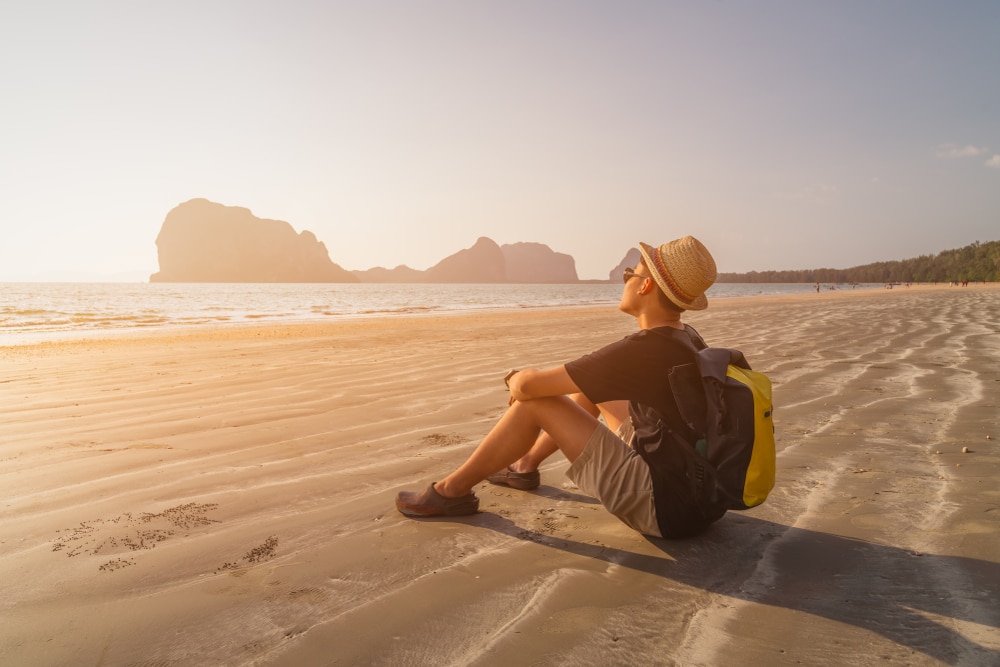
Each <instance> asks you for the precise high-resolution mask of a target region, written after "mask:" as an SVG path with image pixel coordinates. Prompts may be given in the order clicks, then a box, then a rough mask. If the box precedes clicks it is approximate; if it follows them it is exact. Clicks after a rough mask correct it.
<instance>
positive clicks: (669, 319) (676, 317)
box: [635, 313, 684, 329]
mask: <svg viewBox="0 0 1000 667" xmlns="http://www.w3.org/2000/svg"><path fill="white" fill-rule="evenodd" d="M635 320H636V323H638V325H639V328H640V329H655V328H657V327H673V328H674V329H683V328H684V325H683V324H682V323H681V315H680V313H672V314H665V313H639V314H638V315H636V317H635Z"/></svg>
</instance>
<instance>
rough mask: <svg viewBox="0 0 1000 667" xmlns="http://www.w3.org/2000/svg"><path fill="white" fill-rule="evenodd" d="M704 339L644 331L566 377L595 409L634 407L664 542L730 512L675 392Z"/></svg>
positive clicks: (638, 445)
mask: <svg viewBox="0 0 1000 667" xmlns="http://www.w3.org/2000/svg"><path fill="white" fill-rule="evenodd" d="M693 337H696V338H697V339H698V340H701V337H700V336H699V335H698V333H697V332H696V331H695V330H694V329H693V328H692V327H690V326H688V325H685V329H684V331H681V330H679V329H674V328H673V327H657V328H654V329H644V330H640V331H638V332H636V333H634V334H631V335H629V336H626V337H625V338H623V339H622V340H620V341H617V342H615V343H611V344H610V345H607V346H605V347H603V348H601V349H599V350H597V351H596V352H593V353H591V354H587V355H584V356H582V357H580V358H579V359H576V360H574V361H571V362H569V363H568V364H566V372H567V373H568V374H569V376H570V378H572V380H573V382H575V383H576V386H577V387H579V388H580V391H582V392H583V394H584V396H586V397H587V398H588V399H589V400H590V401H591V402H593V403H604V402H606V401H615V400H627V401H629V414H630V416H631V417H632V423H633V426H634V427H635V431H636V440H635V443H634V446H635V449H636V451H637V452H638V454H639V455H640V456H641V457H642V458H643V460H644V461H645V462H646V464H647V465H649V467H650V475H651V477H652V480H653V503H654V505H655V507H656V520H657V524H658V526H659V528H660V532H661V534H662V535H663V536H664V537H683V536H686V535H693V534H696V533H698V532H701V531H702V530H704V529H705V528H706V527H707V526H708V524H710V523H712V522H713V521H715V520H716V519H718V518H719V517H721V516H722V515H723V514H724V513H725V511H724V510H719V509H718V508H717V507H715V506H714V503H712V502H711V499H710V496H709V494H710V489H709V488H708V487H709V484H708V483H709V482H710V480H707V481H706V476H707V475H710V474H711V472H710V470H709V469H706V468H705V465H704V463H705V462H704V459H702V457H701V456H700V455H699V454H697V452H695V450H694V442H693V439H694V434H693V431H691V429H690V428H689V427H688V426H687V424H685V423H684V421H683V420H682V419H681V417H680V413H679V412H678V410H677V403H676V401H675V399H674V394H673V392H672V391H671V387H670V380H669V377H670V374H671V372H673V371H675V370H677V368H678V367H683V366H685V365H687V364H693V363H694V355H695V349H696V348H695V345H694V343H693V342H692V338H693Z"/></svg>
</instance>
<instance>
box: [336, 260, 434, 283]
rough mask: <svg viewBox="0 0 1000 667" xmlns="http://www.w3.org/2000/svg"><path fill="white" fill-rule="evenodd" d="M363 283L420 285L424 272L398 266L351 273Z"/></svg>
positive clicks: (379, 267)
mask: <svg viewBox="0 0 1000 667" xmlns="http://www.w3.org/2000/svg"><path fill="white" fill-rule="evenodd" d="M351 273H353V274H354V275H355V276H357V277H358V279H359V280H360V281H361V282H363V283H422V282H425V281H424V272H423V271H418V270H417V269H411V268H410V267H408V266H406V265H403V264H400V265H399V266H397V267H396V268H394V269H386V268H384V267H381V266H376V267H375V268H373V269H366V270H364V271H351Z"/></svg>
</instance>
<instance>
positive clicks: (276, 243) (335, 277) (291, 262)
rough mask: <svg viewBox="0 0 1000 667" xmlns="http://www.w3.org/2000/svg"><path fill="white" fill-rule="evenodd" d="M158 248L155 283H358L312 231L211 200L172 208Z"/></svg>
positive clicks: (161, 232)
mask: <svg viewBox="0 0 1000 667" xmlns="http://www.w3.org/2000/svg"><path fill="white" fill-rule="evenodd" d="M156 250H157V254H158V256H159V263H160V271H159V272H158V273H154V274H153V275H152V276H150V277H149V280H150V282H260V283H345V282H358V278H357V276H355V275H354V274H352V273H351V272H350V271H347V270H345V269H343V268H341V267H340V266H338V265H337V264H334V263H333V262H332V261H331V260H330V255H329V253H328V252H327V249H326V246H325V245H323V243H322V242H320V241H319V240H317V239H316V236H315V235H314V234H313V233H312V232H309V231H303V232H302V233H300V234H296V233H295V230H294V229H292V226H291V225H290V224H288V223H287V222H283V221H281V220H265V219H261V218H258V217H256V216H254V215H253V214H252V213H251V212H250V210H249V209H245V208H240V207H236V206H224V205H222V204H216V203H214V202H210V201H208V200H207V199H192V200H191V201H187V202H184V203H183V204H181V205H179V206H177V207H176V208H174V209H173V210H172V211H170V212H169V213H168V214H167V217H166V219H164V221H163V226H162V227H161V228H160V234H159V235H158V236H157V237H156Z"/></svg>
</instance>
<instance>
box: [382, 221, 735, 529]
mask: <svg viewBox="0 0 1000 667" xmlns="http://www.w3.org/2000/svg"><path fill="white" fill-rule="evenodd" d="M639 248H640V253H641V260H640V261H639V263H638V264H636V266H635V267H634V268H629V269H625V272H624V275H623V280H624V282H625V287H624V290H623V292H622V297H621V301H620V303H619V305H618V308H619V309H620V310H621V311H622V312H624V313H626V314H628V315H631V316H632V317H634V318H635V320H636V324H637V325H638V327H639V331H637V332H636V333H633V334H631V335H629V336H626V337H625V338H624V339H622V340H620V341H617V342H614V343H611V344H610V345H607V346H605V347H603V348H601V349H599V350H597V351H596V352H593V353H591V354H587V355H584V356H583V357H580V358H579V359H576V360H575V361H571V362H569V363H567V364H565V365H563V366H557V367H555V368H549V369H546V370H538V369H524V370H520V371H511V372H510V373H508V374H507V377H506V378H505V382H506V383H507V387H508V388H509V390H510V408H509V409H508V410H507V412H506V413H505V414H504V416H503V417H502V418H501V419H500V421H499V422H497V424H496V425H495V426H494V427H493V429H492V430H491V431H490V432H489V433H488V434H487V435H486V437H485V438H484V439H483V441H482V442H481V443H480V444H479V446H478V447H477V448H476V450H475V451H474V452H473V453H472V455H471V456H470V457H469V458H468V459H467V460H466V461H465V463H463V464H462V465H461V466H459V468H458V469H457V470H455V471H454V472H452V473H451V474H449V475H447V476H446V477H444V478H443V479H441V480H440V481H438V482H435V483H432V484H431V485H430V486H428V487H427V488H426V489H425V490H423V491H402V492H400V493H399V495H398V496H397V498H396V508H397V509H398V510H399V511H400V512H402V513H403V514H405V515H406V516H411V517H430V516H460V515H466V514H474V513H475V512H477V511H478V510H479V499H478V498H477V497H476V495H475V493H473V487H474V486H475V485H476V484H478V483H480V482H482V481H483V480H489V481H490V482H492V483H493V484H503V485H506V486H510V487H512V488H515V489H522V490H531V489H535V488H537V487H538V486H539V484H540V476H539V473H538V466H539V465H540V464H541V463H542V461H544V460H545V459H546V458H547V457H548V456H549V455H551V454H553V453H555V452H556V451H557V450H561V451H562V452H563V454H564V455H565V456H566V458H567V459H568V460H569V461H570V467H569V469H568V470H567V471H566V475H567V476H568V477H569V478H570V479H571V480H573V481H574V482H575V483H576V484H577V486H578V487H579V488H580V490H581V491H583V492H584V493H587V494H589V495H592V496H594V497H595V498H597V499H598V500H599V501H600V502H601V503H602V504H603V505H604V507H605V508H607V510H608V511H609V512H611V513H612V514H614V515H615V516H616V517H618V518H619V519H620V520H621V521H622V522H624V523H625V524H626V525H628V526H629V527H631V528H633V529H635V530H637V531H639V532H640V533H643V534H645V535H651V536H654V537H683V536H688V535H694V534H697V533H699V532H701V531H703V530H704V529H705V528H706V527H708V525H709V524H711V523H712V522H713V521H716V520H717V519H719V518H720V517H721V516H722V515H723V514H724V513H725V510H724V509H721V508H718V507H716V506H713V505H712V503H710V502H709V501H708V500H707V496H708V489H706V488H704V485H703V483H702V481H703V479H704V464H703V462H702V460H701V457H700V455H698V454H697V452H696V451H695V450H694V447H693V445H692V444H690V443H693V441H694V434H693V433H691V432H690V430H689V427H688V426H687V425H686V424H685V423H684V422H683V420H682V419H681V417H680V414H679V412H678V409H677V404H676V403H675V401H674V397H673V394H672V392H671V389H670V384H669V381H668V375H669V373H670V372H671V370H672V369H673V368H675V367H677V366H679V365H683V364H688V363H692V362H693V361H694V347H693V346H692V345H691V343H690V341H691V338H692V337H697V336H698V333H697V332H696V331H695V330H694V329H693V328H691V327H690V326H688V325H685V324H682V323H681V315H682V314H683V313H684V311H686V310H702V309H704V308H706V307H707V306H708V300H707V299H706V298H705V291H706V290H707V289H708V288H709V287H710V286H711V285H712V283H713V282H715V278H716V267H715V260H713V259H712V255H711V254H710V253H709V252H708V250H707V249H706V248H705V246H704V245H702V243H701V242H700V241H698V240H697V239H695V238H694V237H692V236H685V237H684V238H681V239H677V240H674V241H670V242H669V243H664V244H663V245H661V246H659V247H658V248H654V247H652V246H649V245H646V244H644V243H642V244H640V246H639ZM598 417H603V423H602V422H601V421H599V420H598Z"/></svg>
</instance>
